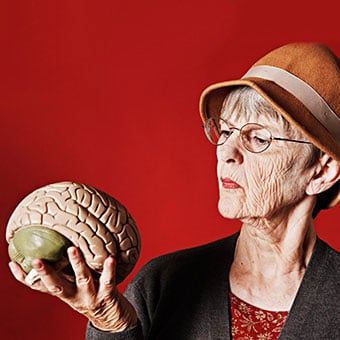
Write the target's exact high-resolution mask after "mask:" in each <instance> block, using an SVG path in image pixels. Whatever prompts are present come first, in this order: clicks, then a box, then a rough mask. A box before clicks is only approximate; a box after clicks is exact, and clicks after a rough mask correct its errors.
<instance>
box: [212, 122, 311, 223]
mask: <svg viewBox="0 0 340 340" xmlns="http://www.w3.org/2000/svg"><path fill="white" fill-rule="evenodd" d="M252 122H253V121H252ZM256 122H257V123H260V124H263V125H265V126H266V125H268V122H266V120H264V121H261V119H258V120H257V121H256ZM232 123H233V125H234V126H236V127H240V126H242V125H243V124H245V123H246V121H242V120H240V119H239V120H237V121H235V122H232ZM270 129H271V131H272V133H273V135H275V136H285V132H284V131H283V129H282V128H281V127H280V126H279V124H278V123H276V125H275V122H271V124H270ZM306 148H307V146H306V145H304V144H297V143H286V142H279V141H273V142H272V144H271V145H270V147H269V148H268V149H267V150H265V151H264V152H262V153H259V154H255V153H251V152H249V151H247V150H246V149H245V148H244V147H243V145H242V143H241V141H240V138H239V134H238V133H237V132H236V133H234V134H233V135H232V136H231V137H230V138H229V140H228V141H227V142H226V143H225V144H223V145H221V146H218V147H217V160H218V166H217V176H218V183H219V192H220V200H219V211H220V213H221V214H222V215H223V216H224V217H227V218H236V219H241V220H245V219H248V218H251V219H252V221H253V222H254V219H257V218H258V219H263V218H266V219H270V218H272V217H274V216H277V215H279V214H285V213H286V211H287V209H290V207H291V205H293V204H295V203H296V202H298V201H299V200H301V199H302V198H303V197H304V196H305V189H306V186H307V183H308V182H309V180H310V179H311V177H312V176H313V170H314V169H313V168H308V169H305V162H306V161H305V159H304V157H301V155H302V154H306ZM224 177H227V178H231V179H232V180H233V181H235V182H236V183H238V184H239V185H240V188H238V189H231V190H230V189H225V188H223V186H222V183H221V180H220V179H221V178H224Z"/></svg>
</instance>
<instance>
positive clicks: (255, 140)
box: [251, 136, 269, 145]
mask: <svg viewBox="0 0 340 340" xmlns="http://www.w3.org/2000/svg"><path fill="white" fill-rule="evenodd" d="M251 138H252V142H253V143H256V144H261V145H267V144H268V143H269V140H268V139H267V138H261V137H260V136H252V137H251Z"/></svg>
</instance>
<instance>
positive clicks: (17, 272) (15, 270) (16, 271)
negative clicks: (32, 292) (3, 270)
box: [8, 261, 26, 283]
mask: <svg viewBox="0 0 340 340" xmlns="http://www.w3.org/2000/svg"><path fill="white" fill-rule="evenodd" d="M8 266H9V269H10V270H11V272H12V274H13V276H14V277H15V278H16V280H18V281H19V282H21V283H25V277H26V274H25V272H24V271H23V270H22V269H21V267H20V266H19V264H18V263H16V262H13V261H12V262H10V263H9V264H8Z"/></svg>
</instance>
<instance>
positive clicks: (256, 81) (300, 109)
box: [200, 78, 340, 207]
mask: <svg viewBox="0 0 340 340" xmlns="http://www.w3.org/2000/svg"><path fill="white" fill-rule="evenodd" d="M236 86H249V87H251V88H253V89H254V90H255V91H257V92H258V93H259V94H260V95H261V96H262V97H263V98H264V99H265V100H266V101H267V102H268V103H269V104H271V105H272V106H273V107H274V109H275V110H276V111H277V112H279V113H280V114H281V115H282V116H283V117H284V118H285V119H286V120H287V121H288V122H290V123H291V124H292V125H293V126H294V127H295V128H296V129H297V130H298V131H300V132H301V133H302V134H303V135H304V136H305V137H306V138H307V139H308V140H309V141H310V142H312V143H313V144H314V145H315V146H316V147H318V148H319V149H320V150H322V151H324V152H325V153H327V154H328V155H330V156H331V157H332V158H333V159H335V160H336V161H338V162H340V157H339V155H340V146H339V145H338V144H337V143H336V141H335V140H334V138H333V137H332V136H331V135H330V133H329V132H328V130H327V129H326V128H324V127H323V126H322V125H321V124H320V122H319V121H318V120H317V119H316V118H315V117H314V116H313V114H312V113H311V112H310V111H309V110H308V109H307V108H306V107H305V106H304V105H303V104H302V103H301V102H300V101H299V100H298V99H297V98H296V97H295V96H294V95H292V94H291V93H290V92H288V91H286V90H285V89H283V88H282V87H280V86H279V85H277V84H276V83H274V82H272V81H270V80H266V79H262V78H243V79H239V80H231V81H225V82H220V83H216V84H213V85H211V86H209V87H207V88H206V89H205V90H204V91H203V92H202V94H201V97H200V114H201V118H202V120H203V122H204V121H206V119H208V118H210V117H219V116H220V113H221V108H222V105H223V102H224V100H225V98H226V96H227V94H228V93H229V92H230V91H231V90H232V89H233V88H234V87H236ZM339 201H340V193H338V195H337V196H336V197H335V198H334V199H333V200H332V202H331V203H330V205H329V207H332V206H335V205H336V204H337V203H338V202H339Z"/></svg>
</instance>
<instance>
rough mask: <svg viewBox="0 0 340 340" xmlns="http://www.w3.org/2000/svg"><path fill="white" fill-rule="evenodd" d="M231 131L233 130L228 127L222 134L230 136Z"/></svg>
mask: <svg viewBox="0 0 340 340" xmlns="http://www.w3.org/2000/svg"><path fill="white" fill-rule="evenodd" d="M231 133H232V131H231V130H227V129H223V130H221V135H224V136H225V137H229V136H230V135H231Z"/></svg>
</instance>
